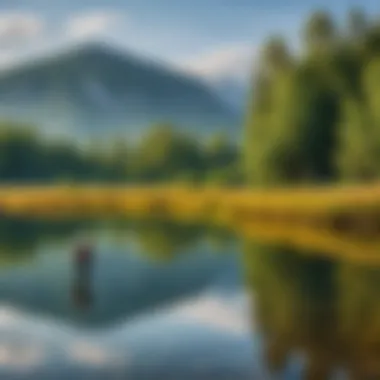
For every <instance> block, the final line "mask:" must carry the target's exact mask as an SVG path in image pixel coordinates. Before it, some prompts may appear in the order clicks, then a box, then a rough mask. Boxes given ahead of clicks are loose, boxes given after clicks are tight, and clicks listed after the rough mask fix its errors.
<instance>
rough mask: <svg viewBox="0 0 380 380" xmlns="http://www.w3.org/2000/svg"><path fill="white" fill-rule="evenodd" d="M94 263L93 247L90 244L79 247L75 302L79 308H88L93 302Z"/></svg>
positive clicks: (75, 256)
mask: <svg viewBox="0 0 380 380" xmlns="http://www.w3.org/2000/svg"><path fill="white" fill-rule="evenodd" d="M93 264H94V252H93V248H92V247H91V246H90V245H88V244H83V245H80V246H79V247H77V249H76V250H75V252H74V271H75V274H74V285H73V288H72V300H73V304H74V306H75V307H76V308H78V309H88V308H89V307H91V305H92V302H93V294H92V286H91V285H92V284H91V280H92V272H93Z"/></svg>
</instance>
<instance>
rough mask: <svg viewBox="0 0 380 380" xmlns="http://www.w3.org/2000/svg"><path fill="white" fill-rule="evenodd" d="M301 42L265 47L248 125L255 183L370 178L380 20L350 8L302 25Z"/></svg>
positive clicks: (378, 169)
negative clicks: (342, 15) (340, 15)
mask: <svg viewBox="0 0 380 380" xmlns="http://www.w3.org/2000/svg"><path fill="white" fill-rule="evenodd" d="M299 42H300V43H299V49H298V50H297V52H292V51H291V50H290V48H289V47H288V46H287V44H286V41H285V40H283V39H282V38H281V37H276V36H274V37H272V38H270V39H268V41H266V43H265V44H264V46H263V47H262V50H261V54H260V58H259V62H258V64H257V66H258V67H256V70H255V73H254V75H253V84H252V87H253V91H252V96H251V99H250V101H249V107H248V111H247V121H246V128H245V131H244V132H245V139H244V142H245V146H244V157H245V160H244V162H245V173H246V177H247V180H248V181H249V183H250V184H251V185H253V186H278V185H281V184H294V183H305V182H307V183H309V184H316V183H326V182H336V181H340V182H344V183H346V182H351V183H352V182H370V181H373V180H376V179H377V178H378V177H379V173H380V166H379V165H378V159H379V154H380V86H379V84H380V23H379V21H378V20H376V19H373V20H371V19H369V18H368V17H367V16H366V15H365V14H364V13H363V12H361V11H360V10H359V9H353V10H351V11H350V12H349V14H348V15H347V17H346V21H345V22H344V24H343V26H342V25H340V26H339V25H338V23H337V22H335V21H334V19H333V18H332V17H331V16H330V15H329V14H328V13H325V12H322V11H318V12H315V13H313V14H312V15H311V16H310V17H309V19H308V20H307V21H306V23H305V25H304V26H303V29H302V33H301V39H300V41H299Z"/></svg>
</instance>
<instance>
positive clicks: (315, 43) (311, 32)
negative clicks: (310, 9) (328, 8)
mask: <svg viewBox="0 0 380 380" xmlns="http://www.w3.org/2000/svg"><path fill="white" fill-rule="evenodd" d="M336 38H337V31H336V28H335V24H334V21H333V20H332V18H331V17H330V15H329V14H328V13H326V12H324V11H316V12H314V13H313V14H312V15H311V16H310V17H309V19H308V21H307V22H306V24H305V27H304V41H305V44H306V50H307V52H308V53H309V54H311V55H319V54H326V52H331V50H332V48H333V47H334V45H335V43H336Z"/></svg>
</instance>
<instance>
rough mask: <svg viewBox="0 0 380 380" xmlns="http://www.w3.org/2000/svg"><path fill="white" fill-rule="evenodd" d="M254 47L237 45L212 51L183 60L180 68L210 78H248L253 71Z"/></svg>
mask: <svg viewBox="0 0 380 380" xmlns="http://www.w3.org/2000/svg"><path fill="white" fill-rule="evenodd" d="M253 55H254V47H253V46H251V45H249V44H235V45H230V46H225V47H221V48H217V49H214V50H212V51H211V52H209V53H206V54H202V55H200V56H198V57H195V58H190V59H186V60H182V61H181V62H179V66H180V67H181V68H182V69H184V70H185V71H188V72H190V73H193V74H196V75H199V76H202V77H205V78H208V79H220V78H223V77H235V78H239V79H241V78H246V77H247V75H249V72H250V70H251V65H252V60H253Z"/></svg>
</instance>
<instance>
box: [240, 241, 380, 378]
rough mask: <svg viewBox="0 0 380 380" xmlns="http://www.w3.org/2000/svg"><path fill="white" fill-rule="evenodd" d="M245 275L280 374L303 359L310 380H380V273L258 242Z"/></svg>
mask: <svg viewBox="0 0 380 380" xmlns="http://www.w3.org/2000/svg"><path fill="white" fill-rule="evenodd" d="M244 268H245V270H246V280H247V287H248V288H249V290H250V292H251V293H252V294H254V296H255V315H254V319H255V321H256V323H257V325H258V326H256V327H257V329H258V330H259V331H261V333H262V334H263V336H264V342H265V343H264V345H263V351H264V357H265V360H266V364H267V366H268V368H269V369H270V371H271V372H272V373H273V374H275V373H280V374H281V373H283V372H285V371H286V368H287V366H288V365H289V363H290V361H291V360H292V359H294V358H297V357H298V358H299V359H303V360H304V366H303V368H302V373H303V375H302V379H305V380H314V379H315V380H324V379H326V380H327V379H333V378H335V375H337V373H338V371H339V370H344V372H345V373H346V374H347V378H348V379H352V380H354V379H355V380H366V379H368V380H369V379H371V380H372V379H378V378H380V301H379V300H380V297H379V296H380V294H379V289H380V288H379V284H380V269H379V268H373V267H366V266H355V265H353V264H347V263H344V262H333V261H329V260H327V259H321V258H318V257H317V256H314V255H305V252H302V253H301V252H297V251H292V250H289V249H283V248H281V247H269V246H267V245H261V244H258V243H254V242H251V241H248V242H246V244H245V248H244Z"/></svg>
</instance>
